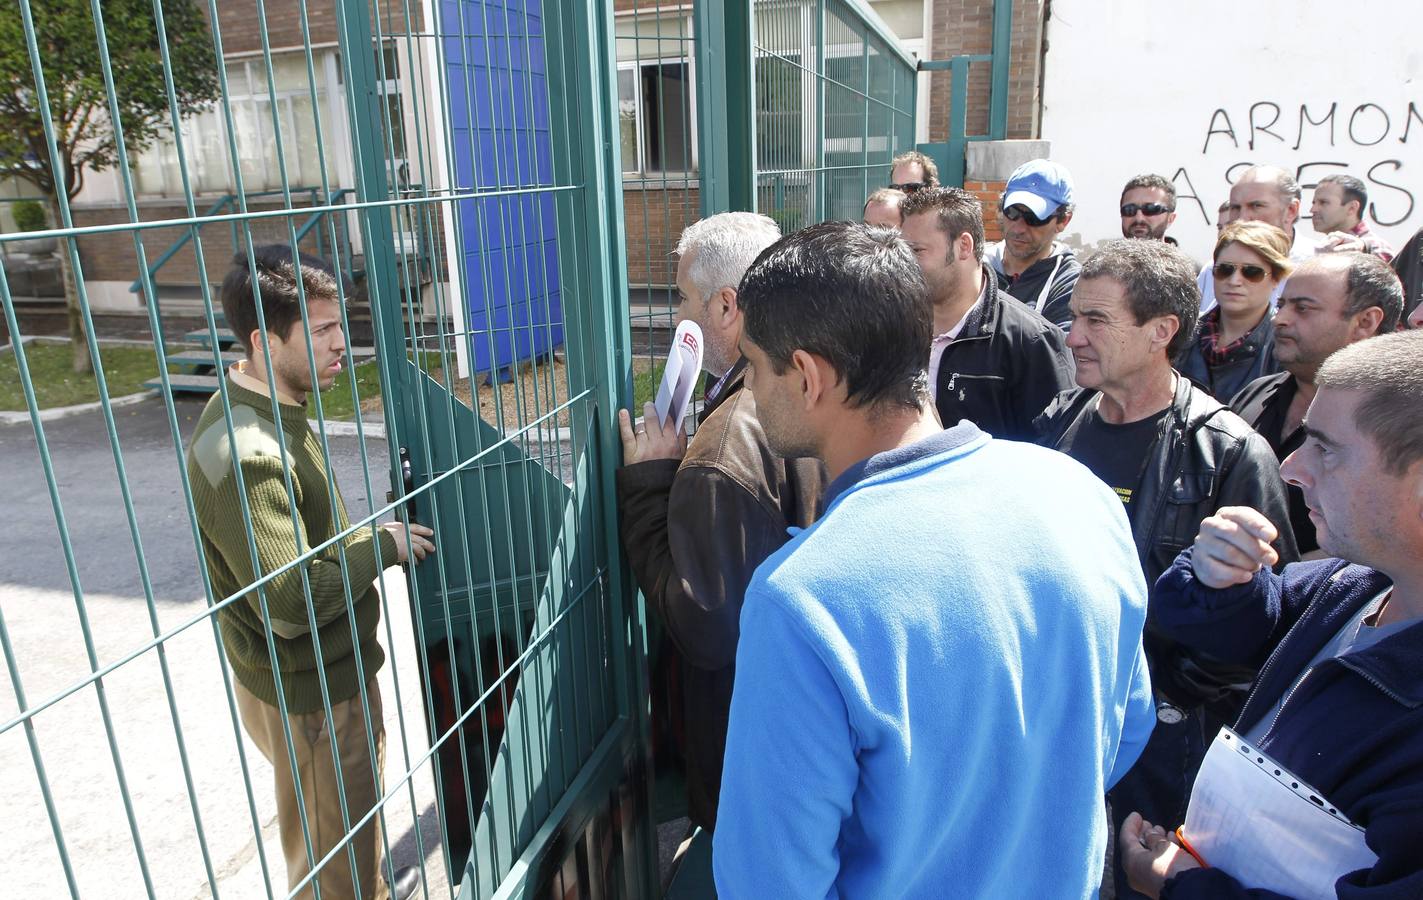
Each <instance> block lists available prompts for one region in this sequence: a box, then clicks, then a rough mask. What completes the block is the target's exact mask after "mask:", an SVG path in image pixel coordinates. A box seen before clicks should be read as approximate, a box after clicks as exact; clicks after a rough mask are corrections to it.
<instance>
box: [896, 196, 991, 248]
mask: <svg viewBox="0 0 1423 900" xmlns="http://www.w3.org/2000/svg"><path fill="white" fill-rule="evenodd" d="M899 212H900V214H901V215H903V216H904V217H905V218H908V217H909V216H917V215H919V214H920V213H926V212H937V213H938V214H939V216H938V223H939V230H940V231H942V232H944V234H947V235H948V236H949V242H950V243H953V242H954V241H956V240H958V237H959V235H961V234H963V233H964V232H968V235H969V237H971V238H973V255H974V256H975V257H976V258H977V259H978V261H979V262H982V261H983V204H982V203H980V202H979V201H978V198H977V197H975V196H974V195H973V194H970V193H969V192H968V191H965V190H963V189H962V188H955V187H934V188H924V189H923V190H922V191H915V192H914V193H912V194H910V195H909V199H908V200H905V201H904V204H903V205H902V206H900V208H899Z"/></svg>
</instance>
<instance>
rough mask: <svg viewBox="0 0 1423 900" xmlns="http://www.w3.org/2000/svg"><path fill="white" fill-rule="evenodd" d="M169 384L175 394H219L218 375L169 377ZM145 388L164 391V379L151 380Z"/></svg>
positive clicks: (146, 383)
mask: <svg viewBox="0 0 1423 900" xmlns="http://www.w3.org/2000/svg"><path fill="white" fill-rule="evenodd" d="M168 384H169V385H171V386H172V388H173V393H175V394H181V393H189V394H215V393H217V376H216V375H169V376H168ZM143 386H144V387H146V388H150V389H152V390H155V391H161V390H162V389H163V379H161V378H150V379H149V380H148V381H145V382H144V383H143Z"/></svg>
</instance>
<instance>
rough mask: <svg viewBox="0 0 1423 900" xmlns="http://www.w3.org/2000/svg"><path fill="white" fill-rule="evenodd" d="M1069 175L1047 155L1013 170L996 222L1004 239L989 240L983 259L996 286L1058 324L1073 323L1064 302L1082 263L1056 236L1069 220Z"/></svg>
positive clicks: (1070, 204) (1059, 325)
mask: <svg viewBox="0 0 1423 900" xmlns="http://www.w3.org/2000/svg"><path fill="white" fill-rule="evenodd" d="M1072 210H1073V204H1072V176H1071V175H1070V174H1068V172H1067V169H1065V168H1063V167H1062V166H1060V165H1058V164H1057V163H1055V162H1052V161H1050V160H1046V159H1034V160H1031V161H1029V162H1025V163H1023V164H1022V165H1021V166H1019V167H1018V168H1017V169H1016V170H1014V172H1013V175H1012V177H1011V178H1009V179H1008V184H1007V186H1006V187H1005V188H1004V190H1003V200H1002V202H1001V203H1000V204H999V209H998V224H999V228H1000V230H1001V231H1002V232H1003V240H1001V241H999V242H998V243H996V244H990V245H989V247H988V249H987V252H986V254H985V260H986V261H987V263H988V264H989V265H990V266H991V267H992V268H993V272H994V274H996V275H997V276H998V288H999V290H1004V291H1007V292H1008V293H1009V294H1011V295H1012V296H1014V297H1016V298H1017V299H1019V300H1021V301H1023V302H1024V303H1026V304H1028V305H1029V306H1031V307H1032V308H1033V309H1034V310H1035V311H1036V312H1037V313H1038V314H1039V315H1041V316H1042V317H1043V318H1045V319H1047V320H1048V321H1049V322H1051V323H1053V324H1054V325H1056V326H1057V327H1059V328H1061V329H1063V330H1064V331H1066V330H1067V327H1068V326H1069V325H1070V324H1071V323H1072V311H1071V309H1070V308H1069V306H1068V303H1069V301H1070V300H1071V298H1072V287H1073V285H1075V284H1077V273H1078V272H1080V271H1081V270H1082V264H1081V263H1079V262H1078V261H1077V257H1075V256H1073V255H1072V249H1071V248H1070V247H1068V246H1067V245H1066V244H1062V243H1059V242H1058V241H1057V236H1058V235H1059V234H1061V233H1062V230H1063V229H1064V228H1066V227H1067V223H1068V222H1071V221H1072Z"/></svg>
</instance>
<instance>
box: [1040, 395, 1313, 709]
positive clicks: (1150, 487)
mask: <svg viewBox="0 0 1423 900" xmlns="http://www.w3.org/2000/svg"><path fill="white" fill-rule="evenodd" d="M1096 395H1097V392H1096V391H1094V390H1084V389H1080V388H1079V389H1077V390H1074V391H1066V392H1064V393H1062V394H1059V395H1058V397H1057V399H1056V400H1054V401H1053V404H1052V405H1051V406H1049V407H1048V408H1047V410H1046V411H1045V412H1044V413H1043V414H1042V416H1041V417H1039V419H1038V431H1039V434H1041V435H1042V438H1041V440H1040V441H1039V443H1041V444H1042V445H1043V446H1045V447H1052V448H1053V449H1057V447H1058V445H1059V444H1060V443H1061V441H1062V438H1063V435H1064V434H1066V432H1067V430H1068V427H1069V426H1070V425H1071V424H1072V423H1073V422H1075V421H1076V420H1077V419H1078V418H1080V417H1081V416H1083V415H1085V414H1086V413H1087V412H1088V410H1089V409H1090V401H1091V400H1092V398H1093V397H1095V396H1096ZM1161 429H1162V433H1161V435H1160V436H1159V437H1158V439H1157V441H1156V443H1155V444H1153V445H1152V448H1151V459H1150V461H1149V462H1148V464H1147V466H1146V469H1145V471H1144V473H1143V475H1142V482H1141V485H1140V486H1139V487H1138V488H1137V492H1136V496H1135V497H1134V498H1133V500H1132V505H1131V519H1132V521H1131V530H1132V537H1133V539H1134V540H1135V541H1136V550H1137V556H1138V557H1139V558H1140V559H1141V567H1142V570H1143V571H1144V572H1145V574H1146V583H1147V584H1148V585H1150V586H1154V585H1155V584H1156V579H1157V578H1159V577H1160V576H1161V573H1163V572H1165V571H1166V569H1167V568H1169V567H1170V565H1171V563H1172V562H1173V561H1174V560H1175V559H1176V555H1177V554H1179V553H1180V552H1181V551H1182V550H1184V549H1185V548H1187V547H1189V546H1191V544H1192V543H1194V542H1195V539H1196V532H1197V531H1199V530H1200V525H1201V521H1202V520H1204V519H1205V518H1207V517H1208V516H1210V515H1213V514H1214V513H1215V511H1216V510H1218V509H1220V508H1221V507H1223V506H1249V507H1252V508H1254V509H1257V510H1259V511H1260V512H1261V513H1263V514H1264V515H1265V517H1266V518H1268V519H1269V520H1270V521H1271V522H1273V523H1274V524H1275V527H1276V528H1278V529H1279V532H1280V536H1279V538H1278V539H1277V540H1276V541H1275V544H1274V547H1275V550H1276V552H1278V553H1279V554H1280V565H1284V564H1285V563H1289V562H1294V561H1295V560H1297V559H1299V551H1298V550H1297V549H1296V547H1295V538H1294V533H1293V532H1291V530H1290V516H1289V501H1288V500H1287V498H1286V495H1285V483H1284V480H1283V479H1281V478H1280V465H1279V462H1278V461H1277V460H1276V459H1275V453H1274V451H1273V450H1271V449H1270V445H1269V444H1268V443H1267V442H1266V441H1265V439H1264V438H1262V437H1261V436H1260V435H1258V434H1256V433H1255V432H1254V431H1252V430H1251V428H1250V426H1248V425H1246V424H1245V422H1244V421H1243V420H1242V419H1241V418H1240V417H1239V416H1237V415H1236V414H1235V413H1233V412H1231V411H1230V410H1229V409H1227V408H1226V407H1225V406H1224V405H1223V404H1221V403H1220V402H1219V401H1218V400H1216V399H1215V398H1213V397H1211V396H1210V395H1209V394H1207V393H1206V392H1205V391H1203V390H1201V389H1200V388H1199V387H1197V386H1196V385H1194V384H1192V383H1191V381H1190V380H1189V379H1186V378H1178V379H1177V380H1176V395H1175V398H1174V399H1173V400H1172V403H1171V414H1170V415H1168V416H1166V417H1165V418H1164V419H1162V425H1161ZM1146 620H1147V624H1146V634H1145V636H1144V638H1143V641H1144V643H1145V645H1146V652H1147V657H1148V659H1150V660H1151V661H1152V678H1153V681H1154V682H1155V683H1156V684H1157V687H1158V688H1159V690H1160V692H1161V693H1163V694H1165V695H1167V696H1173V695H1177V696H1179V695H1180V694H1182V693H1186V692H1184V691H1173V690H1172V687H1171V683H1172V678H1173V677H1182V676H1184V675H1187V674H1189V673H1188V672H1183V671H1182V669H1181V666H1179V665H1177V664H1175V663H1172V664H1170V665H1166V664H1165V663H1166V662H1167V660H1169V659H1173V658H1174V657H1175V656H1176V655H1177V654H1176V652H1175V649H1176V648H1175V647H1174V646H1173V645H1172V642H1169V641H1166V640H1165V639H1164V638H1162V637H1161V636H1160V635H1159V634H1157V633H1156V630H1155V628H1154V626H1153V615H1152V610H1151V606H1150V605H1149V604H1148V606H1147V613H1146ZM1201 662H1202V664H1203V665H1206V667H1207V668H1211V669H1213V668H1214V667H1213V666H1211V664H1210V662H1209V661H1201ZM1187 668H1188V669H1190V668H1191V667H1190V666H1189V665H1188V666H1187ZM1251 674H1252V673H1242V672H1239V671H1230V670H1220V671H1219V672H1218V676H1219V679H1220V681H1221V682H1222V683H1224V684H1232V683H1239V682H1240V681H1242V680H1243V681H1249V680H1250V677H1249V676H1250V675H1251ZM1207 677H1208V678H1209V676H1207ZM1200 692H1201V686H1200V685H1195V684H1193V685H1192V688H1191V693H1192V694H1199V693H1200Z"/></svg>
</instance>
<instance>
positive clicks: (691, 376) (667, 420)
mask: <svg viewBox="0 0 1423 900" xmlns="http://www.w3.org/2000/svg"><path fill="white" fill-rule="evenodd" d="M701 374H702V329H701V328H700V327H699V326H698V325H697V323H696V322H692V321H686V322H683V323H682V324H681V325H678V326H677V333H676V334H674V335H673V336H672V349H671V350H670V351H668V353H667V368H665V369H663V370H662V385H661V386H660V387H658V389H657V401H656V404H655V406H656V409H657V420H658V422H659V423H661V425H662V427H663V428H671V429H674V430H677V431H680V430H681V428H682V417H683V416H685V415H686V414H687V408H688V407H689V406H690V405H691V400H692V391H693V389H695V388H696V386H697V377H698V376H700V375H701Z"/></svg>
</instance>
